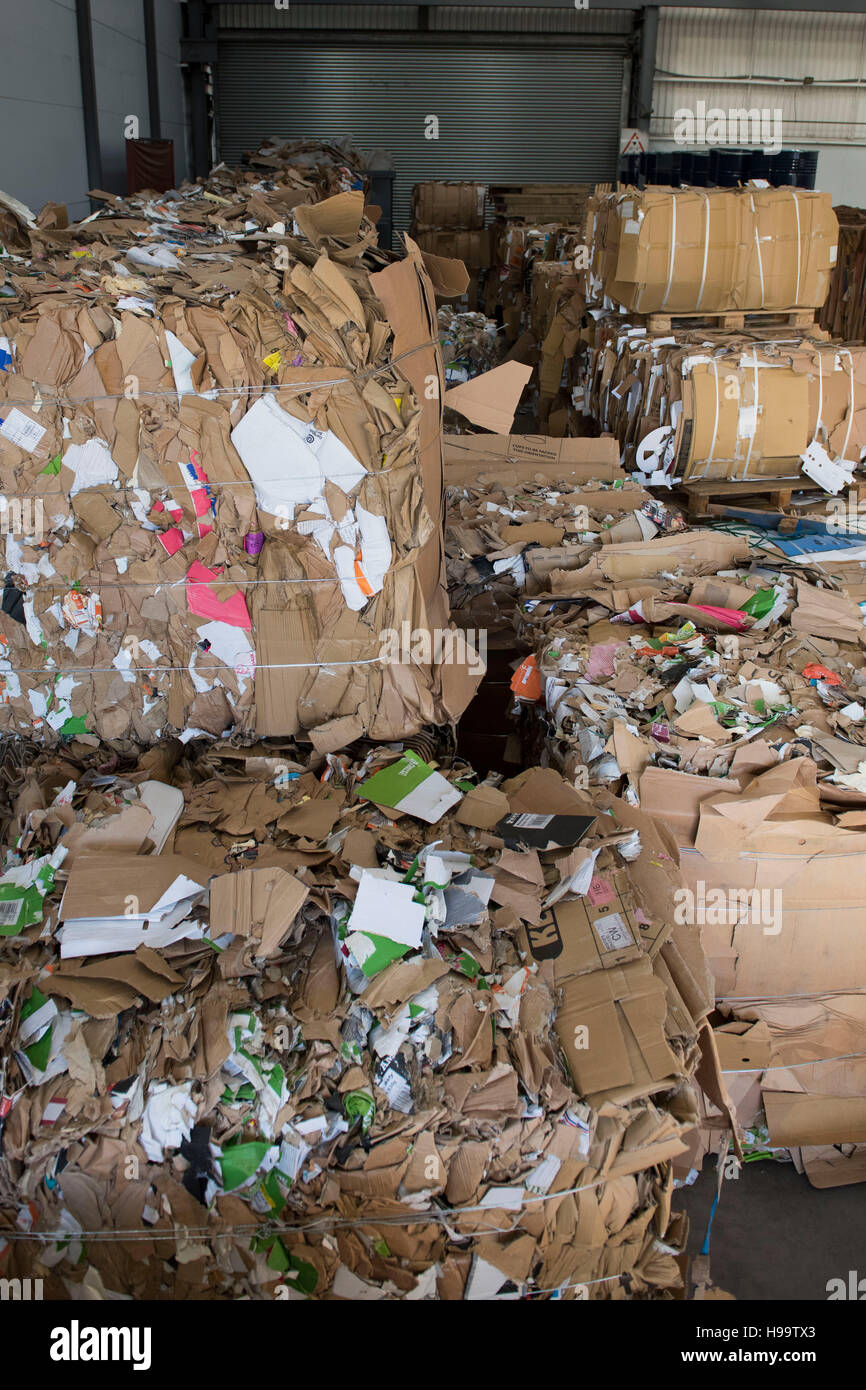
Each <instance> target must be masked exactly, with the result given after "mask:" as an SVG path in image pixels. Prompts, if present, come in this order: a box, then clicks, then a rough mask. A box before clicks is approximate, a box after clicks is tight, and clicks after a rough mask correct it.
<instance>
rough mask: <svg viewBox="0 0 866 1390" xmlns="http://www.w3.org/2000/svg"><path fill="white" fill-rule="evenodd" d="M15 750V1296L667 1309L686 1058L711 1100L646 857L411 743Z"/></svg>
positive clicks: (587, 803) (11, 1147)
mask: <svg viewBox="0 0 866 1390" xmlns="http://www.w3.org/2000/svg"><path fill="white" fill-rule="evenodd" d="M21 747H23V745H22V746H21ZM28 758H29V764H28V765H27V766H26V767H24V766H19V767H17V768H16V767H8V768H7V770H6V774H5V779H4V780H5V783H6V786H5V791H4V806H5V808H6V822H5V836H4V840H5V856H4V863H3V870H4V871H3V874H2V877H0V980H2V1000H3V1002H2V1009H0V1029H2V1041H3V1056H4V1073H3V1077H4V1094H5V1099H4V1103H3V1111H2V1152H3V1163H2V1174H3V1178H2V1187H0V1260H2V1273H3V1276H4V1277H8V1278H14V1277H38V1278H41V1279H43V1280H44V1290H45V1291H44V1296H45V1297H46V1298H66V1297H71V1298H79V1297H109V1298H114V1297H121V1298H123V1297H127V1298H129V1297H134V1298H136V1299H141V1298H160V1299H169V1298H171V1299H184V1298H201V1297H205V1298H237V1297H254V1298H273V1297H275V1296H278V1297H282V1296H287V1297H289V1298H292V1299H295V1298H297V1299H300V1298H317V1299H318V1298H325V1299H330V1298H351V1299H355V1298H363V1299H371V1298H372V1299H379V1298H384V1299H403V1298H405V1299H408V1300H417V1299H435V1298H439V1299H467V1300H472V1301H475V1300H485V1299H490V1298H506V1299H508V1298H516V1297H520V1296H532V1295H537V1296H540V1297H554V1296H561V1297H564V1298H568V1299H572V1298H575V1297H581V1296H588V1297H590V1298H593V1299H596V1298H614V1299H621V1298H626V1297H630V1298H635V1297H648V1298H669V1297H672V1296H676V1291H677V1289H678V1287H679V1286H680V1285H681V1282H682V1281H681V1272H682V1269H683V1267H684V1260H683V1256H682V1251H683V1249H684V1245H685V1239H686V1221H685V1219H684V1218H683V1217H681V1216H676V1215H674V1216H672V1215H671V1195H672V1181H673V1178H672V1168H671V1163H672V1160H674V1159H675V1158H676V1157H677V1156H682V1155H683V1154H686V1153H687V1151H688V1147H687V1146H688V1137H689V1132H690V1128H691V1126H692V1125H693V1124H694V1123H695V1121H696V1119H697V1117H698V1113H699V1109H698V1097H697V1088H696V1085H695V1082H694V1079H693V1078H694V1076H695V1074H696V1070H697V1069H698V1067H699V1064H700V1068H701V1075H702V1076H703V1078H704V1080H703V1084H705V1085H706V1086H707V1087H708V1096H716V1097H720V1094H721V1093H720V1091H719V1087H718V1079H717V1078H716V1080H715V1081H714V1080H713V1078H712V1076H711V1075H710V1074H709V1073H708V1072H707V1064H706V1061H705V1060H704V1061H701V1058H700V1054H699V1048H698V1025H699V1024H702V1023H703V1020H704V1018H705V1016H706V1014H707V1012H708V1010H709V1008H710V1007H711V1002H712V1000H711V994H710V991H709V977H708V976H707V973H706V970H705V968H704V966H703V963H702V960H701V957H700V953H699V951H698V950H696V946H695V938H694V934H693V933H692V932H690V931H689V930H688V929H685V928H681V927H678V926H677V925H676V923H675V921H674V907H675V894H676V892H677V890H678V888H679V887H680V885H681V878H680V875H679V871H678V867H677V850H676V846H675V843H674V839H673V837H672V836H671V835H670V834H669V833H668V832H666V831H664V830H663V829H661V828H659V827H658V826H657V825H655V824H654V823H653V821H652V820H651V819H650V818H649V817H647V816H646V815H644V814H642V813H641V812H638V811H637V810H635V809H634V808H633V807H632V806H630V805H628V803H627V802H626V801H620V800H618V799H617V798H616V797H614V796H611V795H609V794H607V793H606V792H604V791H602V792H601V793H600V794H599V795H598V797H595V798H592V799H590V798H589V797H587V796H586V795H583V794H581V793H579V792H577V791H575V790H574V789H573V788H572V787H570V786H569V785H568V784H567V783H566V782H565V781H564V780H563V779H562V778H561V777H560V776H559V775H558V774H557V773H556V772H555V771H553V770H551V769H549V768H548V769H541V768H530V769H528V770H527V771H526V772H524V773H523V774H521V775H520V776H519V777H517V778H515V779H513V780H512V781H510V782H507V783H502V784H501V785H497V784H496V781H497V779H495V778H493V779H489V780H488V781H487V782H486V783H484V784H479V783H478V782H477V780H476V779H475V778H474V777H473V775H472V773H471V770H470V769H469V768H468V767H466V766H465V764H460V763H459V762H454V763H452V764H451V765H450V766H448V765H442V766H441V768H439V769H437V768H436V767H434V766H432V765H431V764H429V763H426V762H424V761H423V760H422V759H421V758H420V757H419V756H418V755H417V754H416V753H414V752H413V751H412V750H411V748H409V747H406V746H404V747H403V749H402V751H401V750H400V749H396V748H394V749H390V750H389V749H379V750H378V751H376V752H373V753H370V754H369V755H368V756H367V757H366V758H365V759H364V760H363V761H355V762H353V761H352V760H351V759H350V758H349V757H348V756H345V755H344V756H340V757H337V756H335V755H328V756H325V757H322V756H319V755H315V754H314V755H313V756H312V760H311V761H304V760H299V758H298V753H297V749H296V748H295V746H294V745H292V744H291V743H290V742H288V741H285V742H283V744H282V745H280V744H276V745H275V744H271V745H262V744H257V745H255V746H253V747H250V748H248V749H246V750H239V749H232V748H229V747H227V746H219V745H215V744H210V745H202V744H197V745H192V746H191V747H184V746H183V745H181V744H180V742H179V741H177V740H175V741H166V742H164V743H163V745H162V746H161V747H160V748H159V749H152V750H150V751H148V752H146V753H144V754H143V755H142V756H140V757H139V758H138V759H137V760H136V759H135V758H134V757H123V756H118V755H116V754H115V755H112V756H109V757H107V756H106V753H105V750H98V751H93V750H91V749H89V748H87V747H86V746H83V745H82V744H81V743H80V741H77V740H73V741H71V742H70V744H69V745H68V747H66V748H65V749H64V750H63V751H62V752H59V753H57V754H56V755H52V754H50V753H44V752H39V753H35V752H34V750H33V749H32V748H31V750H30V753H29V754H28ZM702 1034H703V1037H704V1041H705V1042H706V1037H707V1034H708V1029H707V1028H706V1027H705V1026H704V1027H703V1030H702ZM563 1059H564V1061H563ZM564 1062H565V1063H567V1066H566V1065H564ZM85 1248H86V1260H84V1259H82V1252H83V1250H84V1249H85ZM278 1286H280V1287H278ZM582 1286H585V1287H582Z"/></svg>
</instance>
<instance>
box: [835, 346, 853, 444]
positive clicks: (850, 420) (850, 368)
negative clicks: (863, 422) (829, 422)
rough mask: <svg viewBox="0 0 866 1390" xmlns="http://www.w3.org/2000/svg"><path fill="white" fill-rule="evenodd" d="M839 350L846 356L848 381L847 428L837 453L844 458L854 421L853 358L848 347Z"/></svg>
mask: <svg viewBox="0 0 866 1390" xmlns="http://www.w3.org/2000/svg"><path fill="white" fill-rule="evenodd" d="M839 351H840V353H842V352H844V353H845V355H846V357H847V358H848V383H849V388H850V390H849V394H848V428H847V430H846V431H845V443H844V444H843V445H842V452H841V454H840V455H839V457H840V458H843V459H844V457H845V454H846V452H847V449H848V441H849V439H850V438H851V426H852V425H853V423H854V358H853V357H852V356H851V353H850V350H849V349H848V348H840V349H839Z"/></svg>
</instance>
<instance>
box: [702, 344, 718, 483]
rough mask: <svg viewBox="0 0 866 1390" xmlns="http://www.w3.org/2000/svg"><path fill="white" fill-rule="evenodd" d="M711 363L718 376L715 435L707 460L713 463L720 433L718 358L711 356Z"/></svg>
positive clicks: (714, 423)
mask: <svg viewBox="0 0 866 1390" xmlns="http://www.w3.org/2000/svg"><path fill="white" fill-rule="evenodd" d="M710 365H711V366H712V369H713V372H714V373H715V377H716V418H715V420H714V421H713V437H712V439H711V440H710V451H709V453H708V454H707V457H706V460H705V461H706V463H708V464H710V463H712V461H713V453H714V451H715V448H716V436H717V435H718V433H719V368H718V366H717V364H716V359H715V358H714V357H711V358H710Z"/></svg>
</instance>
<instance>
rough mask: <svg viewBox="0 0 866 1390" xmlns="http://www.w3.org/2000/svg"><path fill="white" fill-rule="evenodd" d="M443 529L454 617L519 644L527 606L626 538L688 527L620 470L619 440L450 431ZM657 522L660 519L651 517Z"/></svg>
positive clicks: (446, 460)
mask: <svg viewBox="0 0 866 1390" xmlns="http://www.w3.org/2000/svg"><path fill="white" fill-rule="evenodd" d="M445 483H446V496H447V498H448V514H447V524H446V531H445V549H446V556H447V572H448V588H449V593H450V595H451V605H452V615H453V617H454V620H455V622H456V623H458V624H459V625H460V626H461V627H463V628H473V627H481V628H483V629H484V630H485V631H486V633H487V638H488V642H489V641H490V640H491V638H495V637H497V636H498V635H499V634H505V633H507V634H509V635H510V637H511V638H512V643H511V645H513V640H514V639H515V637H516V631H517V629H518V627H519V625H520V611H521V608H522V607H523V605H524V600H525V601H526V602H527V603H529V602H530V601H531V600H532V599H533V597H534V596H535V595H538V594H546V593H548V592H549V586H550V578H551V574H552V573H553V572H554V571H556V572H557V574H560V573H565V572H566V571H571V570H575V569H579V568H581V567H582V566H583V565H585V564H586V562H587V561H588V559H589V557H590V556H591V555H592V554H593V553H594V552H595V551H597V550H598V549H599V548H600V547H601V546H602V544H608V543H609V542H610V541H611V540H613V539H614V538H615V537H617V536H620V535H622V534H623V532H624V533H625V534H626V535H630V534H632V533H634V534H635V535H637V536H638V537H640V536H642V535H643V534H646V535H647V536H651V535H655V534H657V533H658V530H659V524H661V525H662V526H664V527H667V526H671V525H682V524H683V523H682V521H681V519H680V517H679V514H678V513H677V512H676V510H675V509H667V508H665V507H664V506H663V504H661V503H659V502H656V501H655V500H654V499H653V498H651V496H650V494H649V493H648V492H647V491H646V490H645V489H644V488H642V487H640V486H639V484H637V483H635V482H634V481H633V479H631V478H629V477H628V475H627V474H625V473H624V472H623V470H622V469H621V468H620V466H619V463H618V460H617V448H616V444H615V441H614V440H613V439H612V438H611V437H610V436H609V435H608V436H605V437H603V438H601V439H597V440H565V439H563V440H555V439H546V438H544V437H542V436H536V435H511V436H502V435H470V436H462V435H459V436H458V435H455V436H451V435H446V436H445ZM653 516H655V517H656V519H657V520H656V521H653V520H652V517H653Z"/></svg>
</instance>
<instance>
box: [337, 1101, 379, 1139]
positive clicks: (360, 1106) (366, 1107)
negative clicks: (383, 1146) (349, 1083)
mask: <svg viewBox="0 0 866 1390" xmlns="http://www.w3.org/2000/svg"><path fill="white" fill-rule="evenodd" d="M343 1109H344V1110H345V1112H346V1116H347V1118H348V1119H350V1120H358V1119H359V1120H360V1121H361V1133H362V1134H369V1132H370V1127H371V1125H372V1123H373V1120H374V1118H375V1116H376V1102H375V1101H374V1099H373V1097H372V1096H371V1095H370V1092H369V1091H347V1092H346V1094H345V1096H344V1097H343Z"/></svg>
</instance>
